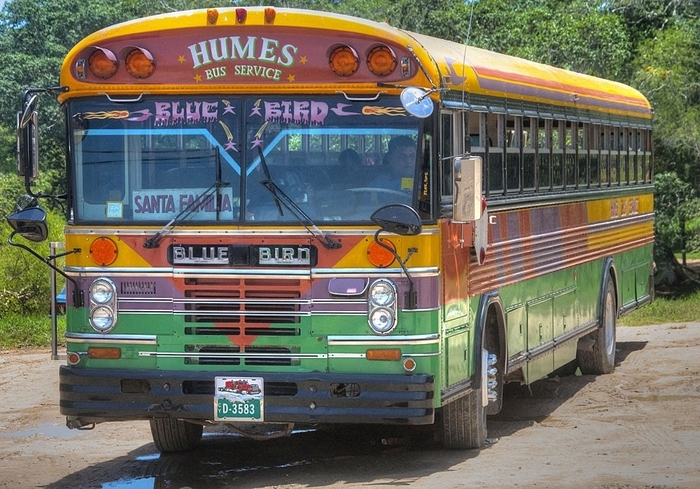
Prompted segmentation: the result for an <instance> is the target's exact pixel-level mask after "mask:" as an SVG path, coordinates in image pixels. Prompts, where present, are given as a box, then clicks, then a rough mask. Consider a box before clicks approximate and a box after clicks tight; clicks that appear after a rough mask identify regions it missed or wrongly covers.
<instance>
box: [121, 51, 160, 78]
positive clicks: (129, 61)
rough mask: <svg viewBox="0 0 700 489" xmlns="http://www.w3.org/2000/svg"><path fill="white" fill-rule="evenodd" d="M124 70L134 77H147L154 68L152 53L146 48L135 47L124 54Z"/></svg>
mask: <svg viewBox="0 0 700 489" xmlns="http://www.w3.org/2000/svg"><path fill="white" fill-rule="evenodd" d="M125 64H126V71H128V72H129V74H130V75H131V76H133V77H135V78H148V77H149V76H151V75H152V74H153V72H154V71H155V69H156V62H155V60H154V59H153V55H152V54H151V53H149V52H148V51H147V50H145V49H143V48H139V47H135V48H134V49H132V50H131V51H129V54H127V55H126V60H125Z"/></svg>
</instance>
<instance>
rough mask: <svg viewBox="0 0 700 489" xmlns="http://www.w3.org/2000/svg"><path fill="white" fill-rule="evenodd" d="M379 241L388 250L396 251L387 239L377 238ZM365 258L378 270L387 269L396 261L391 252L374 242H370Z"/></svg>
mask: <svg viewBox="0 0 700 489" xmlns="http://www.w3.org/2000/svg"><path fill="white" fill-rule="evenodd" d="M379 240H380V241H381V242H382V243H383V244H385V245H386V246H388V247H389V248H391V249H393V250H394V251H396V246H394V243H392V242H391V241H389V240H388V239H384V238H379ZM367 258H368V259H369V262H370V263H371V264H372V265H374V266H375V267H379V268H386V267H388V266H389V265H391V264H392V263H394V260H395V259H396V257H395V256H394V254H393V253H392V252H391V251H389V250H387V249H386V248H385V247H384V246H382V245H380V244H379V243H377V242H376V241H372V242H371V243H370V244H369V246H368V247H367Z"/></svg>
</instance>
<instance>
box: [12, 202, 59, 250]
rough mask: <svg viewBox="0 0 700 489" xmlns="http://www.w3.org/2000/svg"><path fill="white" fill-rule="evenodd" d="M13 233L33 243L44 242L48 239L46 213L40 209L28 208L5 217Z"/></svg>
mask: <svg viewBox="0 0 700 489" xmlns="http://www.w3.org/2000/svg"><path fill="white" fill-rule="evenodd" d="M7 222H8V223H10V226H11V227H12V229H14V230H15V233H17V234H19V235H20V236H22V237H23V238H25V239H28V240H29V241H34V242H37V243H38V242H40V241H44V240H45V239H46V238H48V237H49V226H48V224H47V223H46V211H44V209H42V208H41V207H28V208H26V209H22V210H19V211H17V212H15V213H14V214H11V215H9V216H7Z"/></svg>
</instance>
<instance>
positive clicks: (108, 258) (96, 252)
mask: <svg viewBox="0 0 700 489" xmlns="http://www.w3.org/2000/svg"><path fill="white" fill-rule="evenodd" d="M118 254H119V250H118V249H117V245H116V243H115V242H114V241H112V240H111V239H109V238H105V237H101V238H97V239H96V240H95V241H93V242H92V244H91V245H90V258H92V261H94V262H95V263H96V264H97V265H100V266H102V267H105V266H107V265H111V264H112V263H114V262H115V261H116V259H117V255H118Z"/></svg>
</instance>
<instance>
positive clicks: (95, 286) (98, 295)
mask: <svg viewBox="0 0 700 489" xmlns="http://www.w3.org/2000/svg"><path fill="white" fill-rule="evenodd" d="M116 292H117V288H116V286H115V285H114V282H112V281H111V280H110V279H108V278H98V279H97V280H95V281H94V282H93V283H92V285H90V300H91V301H93V302H95V303H96V304H107V303H109V302H111V301H112V299H114V294H116Z"/></svg>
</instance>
